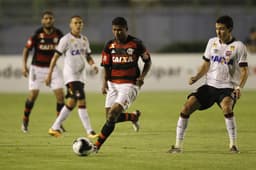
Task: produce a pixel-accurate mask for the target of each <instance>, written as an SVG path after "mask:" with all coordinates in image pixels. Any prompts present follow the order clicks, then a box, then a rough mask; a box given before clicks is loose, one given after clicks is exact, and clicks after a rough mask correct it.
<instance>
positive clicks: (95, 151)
mask: <svg viewBox="0 0 256 170" xmlns="http://www.w3.org/2000/svg"><path fill="white" fill-rule="evenodd" d="M98 152H99V149H98V147H97V146H96V145H94V144H93V146H92V152H91V153H94V154H96V153H98Z"/></svg>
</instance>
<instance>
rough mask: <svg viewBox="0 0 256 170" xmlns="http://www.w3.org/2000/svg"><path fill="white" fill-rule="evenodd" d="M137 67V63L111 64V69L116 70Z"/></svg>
mask: <svg viewBox="0 0 256 170" xmlns="http://www.w3.org/2000/svg"><path fill="white" fill-rule="evenodd" d="M136 67H138V65H137V63H127V64H113V65H112V69H117V70H126V69H129V68H136Z"/></svg>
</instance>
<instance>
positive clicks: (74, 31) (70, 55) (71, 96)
mask: <svg viewBox="0 0 256 170" xmlns="http://www.w3.org/2000/svg"><path fill="white" fill-rule="evenodd" d="M83 25H84V23H83V19H82V18H81V17H80V16H73V17H71V20H70V29H71V32H70V33H68V34H66V35H65V36H64V37H63V38H61V40H60V42H59V44H58V46H57V47H56V52H55V53H54V56H53V59H52V60H51V64H50V68H49V73H48V76H47V78H46V80H45V83H46V85H49V84H50V82H51V79H52V72H53V69H54V66H55V65H56V62H57V59H58V58H59V57H60V56H61V55H63V56H64V68H63V76H64V81H65V85H66V87H67V95H66V97H67V100H66V104H65V106H64V107H63V108H62V110H61V112H60V115H59V117H58V118H57V119H56V120H55V122H54V123H53V125H52V127H51V128H50V129H49V131H48V133H49V134H50V135H52V136H55V137H59V136H61V131H60V130H61V129H60V126H61V124H62V122H63V121H64V120H65V119H66V118H67V117H68V115H69V114H70V112H71V111H72V110H73V109H74V108H75V106H76V104H77V103H78V114H79V117H80V119H81V121H82V124H83V126H84V128H85V130H86V132H87V134H88V137H90V138H94V137H97V135H96V133H95V132H94V130H93V129H92V126H91V123H90V119H89V115H88V112H87V109H86V98H85V91H84V82H85V80H84V75H85V73H84V70H85V58H86V60H87V62H88V63H89V65H91V67H92V68H93V70H94V71H95V73H98V67H97V66H96V65H95V63H94V60H93V58H92V57H91V49H90V46H89V41H88V39H87V37H86V36H84V35H82V34H81V31H82V29H83Z"/></svg>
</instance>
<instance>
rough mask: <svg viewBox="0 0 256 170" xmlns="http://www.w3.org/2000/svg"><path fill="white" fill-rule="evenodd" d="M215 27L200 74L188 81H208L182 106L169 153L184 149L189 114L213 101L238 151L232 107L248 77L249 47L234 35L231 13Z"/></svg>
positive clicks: (231, 141)
mask: <svg viewBox="0 0 256 170" xmlns="http://www.w3.org/2000/svg"><path fill="white" fill-rule="evenodd" d="M215 26H216V34H217V37H215V38H211V39H210V40H209V41H208V44H207V47H206V50H205V53H204V56H203V60H204V62H203V63H202V65H201V67H200V69H199V70H198V72H197V74H196V75H195V76H193V77H191V78H190V80H189V84H190V85H191V84H193V83H195V82H196V81H197V80H199V79H200V78H201V77H203V76H204V77H205V82H204V84H203V85H202V86H200V87H199V88H198V89H197V90H196V92H193V93H191V94H190V95H189V96H188V99H187V101H186V103H185V104H184V106H183V108H182V109H181V113H180V116H179V119H178V122H177V128H176V143H175V145H173V146H172V147H171V148H170V150H168V152H170V153H180V152H182V144H183V139H184V134H185V130H186V128H187V126H188V121H189V117H190V115H191V114H192V113H193V112H194V111H196V110H205V109H208V108H210V107H211V106H212V105H213V104H214V103H217V104H218V105H219V107H220V108H221V110H222V112H223V113H224V118H225V124H226V128H227V132H228V135H229V140H230V144H229V149H230V151H231V152H232V153H239V150H238V147H237V142H236V138H237V127H236V120H235V116H234V112H233V107H234V105H235V103H236V101H237V100H238V99H239V98H240V96H241V90H242V88H243V87H244V85H245V83H246V80H247V77H248V63H247V50H246V47H245V45H244V44H243V43H242V42H241V41H237V40H236V39H235V38H234V37H233V36H232V34H231V31H232V29H233V20H232V18H231V17H230V16H221V17H219V18H217V20H216V24H215Z"/></svg>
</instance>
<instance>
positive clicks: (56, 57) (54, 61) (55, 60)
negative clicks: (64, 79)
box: [45, 52, 60, 86]
mask: <svg viewBox="0 0 256 170" xmlns="http://www.w3.org/2000/svg"><path fill="white" fill-rule="evenodd" d="M59 57H60V54H59V53H57V52H55V53H54V56H53V58H52V60H51V64H50V67H49V72H48V75H47V77H46V79H45V84H46V85H47V86H50V84H51V80H52V72H53V69H54V67H55V65H56V63H57V60H58V58H59Z"/></svg>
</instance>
